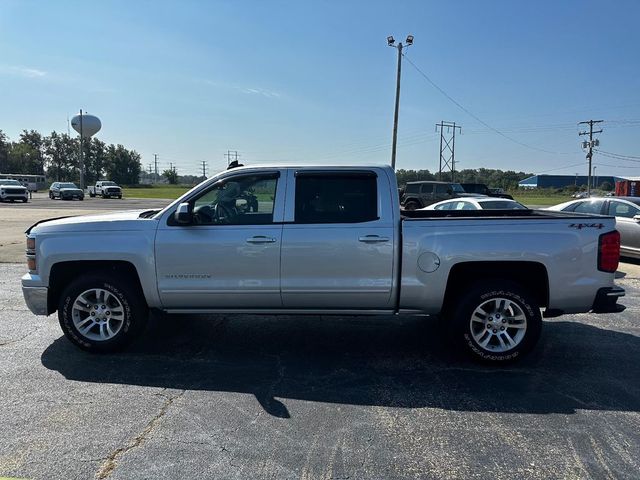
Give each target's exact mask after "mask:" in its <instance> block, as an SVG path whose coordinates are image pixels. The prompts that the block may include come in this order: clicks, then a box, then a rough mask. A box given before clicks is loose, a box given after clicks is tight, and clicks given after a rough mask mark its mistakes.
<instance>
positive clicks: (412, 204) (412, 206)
mask: <svg viewBox="0 0 640 480" xmlns="http://www.w3.org/2000/svg"><path fill="white" fill-rule="evenodd" d="M419 208H420V204H419V203H418V202H413V201H410V202H407V203H405V204H404V209H405V210H417V209H419Z"/></svg>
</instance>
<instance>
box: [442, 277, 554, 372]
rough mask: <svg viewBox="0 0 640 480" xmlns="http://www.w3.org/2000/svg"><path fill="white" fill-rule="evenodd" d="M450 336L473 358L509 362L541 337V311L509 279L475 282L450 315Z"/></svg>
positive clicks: (535, 303) (527, 350)
mask: <svg viewBox="0 0 640 480" xmlns="http://www.w3.org/2000/svg"><path fill="white" fill-rule="evenodd" d="M451 327H452V335H453V340H454V342H455V343H456V344H457V346H458V348H460V349H461V350H462V351H464V352H465V353H467V354H468V355H470V356H471V357H472V358H473V359H475V360H478V361H483V362H490V363H508V362H512V361H514V360H517V359H519V358H520V357H522V356H523V355H525V354H526V353H528V352H529V351H530V350H531V349H532V348H533V347H534V345H535V344H536V342H537V341H538V339H539V338H540V333H541V330H542V315H541V314H540V307H539V305H538V303H537V301H536V299H535V297H534V296H532V295H531V294H529V293H528V292H527V291H526V290H525V289H524V288H522V287H521V286H520V285H518V284H515V283H512V282H508V281H499V280H496V281H491V282H485V283H484V284H477V285H476V286H475V287H473V288H471V289H470V290H469V291H468V293H467V294H465V295H464V297H463V298H462V299H461V301H460V303H459V304H458V306H457V308H456V309H455V310H454V313H453V318H452V324H451Z"/></svg>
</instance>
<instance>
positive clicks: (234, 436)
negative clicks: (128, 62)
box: [0, 199, 640, 479]
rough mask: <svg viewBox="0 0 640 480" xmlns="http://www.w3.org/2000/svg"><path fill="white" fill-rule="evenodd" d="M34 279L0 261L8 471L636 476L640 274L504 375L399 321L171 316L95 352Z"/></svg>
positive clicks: (4, 468) (558, 322) (638, 270)
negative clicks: (32, 306)
mask: <svg viewBox="0 0 640 480" xmlns="http://www.w3.org/2000/svg"><path fill="white" fill-rule="evenodd" d="M100 200H101V199H97V200H96V201H100ZM106 202H109V201H108V200H106ZM112 202H113V203H119V202H120V201H118V200H113V201H112ZM123 202H124V201H123ZM145 202H149V201H145ZM151 202H153V201H151ZM34 203H35V202H34ZM56 203H68V204H72V205H75V206H76V207H75V208H77V206H79V204H80V202H73V203H72V202H56ZM83 203H84V204H83V205H82V207H83V208H84V207H86V206H87V205H90V204H91V202H88V201H87V200H85V202H83ZM27 205H29V204H27ZM34 206H35V205H34ZM147 206H149V205H148V204H145V205H144V206H139V207H134V208H145V207H147ZM22 207H23V206H22V205H15V206H13V207H12V208H3V209H0V216H2V218H3V219H4V218H6V214H7V212H8V211H10V210H12V209H18V208H20V209H22ZM64 208H67V207H64ZM33 210H34V211H35V210H38V209H37V208H33ZM24 211H25V212H28V211H29V210H28V209H25V210H24ZM34 215H35V214H34ZM51 216H55V215H51ZM29 221H31V220H29ZM31 223H33V222H31ZM5 231H6V230H5ZM2 235H4V231H3V234H2ZM0 243H2V242H0ZM3 249H4V247H1V248H0V251H2V250H3ZM22 249H23V247H22V246H21V250H22ZM20 255H22V251H21V253H20ZM18 261H22V259H21V258H20V259H19V260H18ZM24 271H25V267H24V266H23V264H15V263H5V264H0V388H1V389H2V390H0V425H1V426H2V428H1V429H0V432H1V435H0V476H3V475H4V476H15V477H27V478H43V479H44V478H47V479H48V478H92V477H95V478H113V479H119V478H122V479H137V478H195V477H199V478H238V479H241V478H242V479H244V478H278V479H280V478H304V479H313V478H322V479H329V478H335V479H338V478H341V479H346V478H351V479H365V478H372V479H379V478H460V479H468V478H491V479H494V478H495V479H500V478H541V479H542V478H544V479H546V478H596V479H600V478H638V475H639V474H638V472H639V471H640V460H638V459H640V434H639V433H638V432H640V414H639V412H640V381H639V380H640V315H639V314H640V301H639V300H638V298H639V297H638V293H640V267H639V266H638V265H636V264H622V265H621V271H620V272H619V274H618V276H619V277H620V278H619V280H618V281H619V284H620V285H622V286H624V287H625V288H626V289H627V293H628V296H627V297H626V298H625V299H624V301H623V303H624V304H625V305H627V310H626V311H625V312H623V313H621V314H616V315H591V314H589V315H573V316H567V317H561V318H559V319H554V320H550V321H545V326H544V333H543V338H542V340H541V343H540V345H539V346H538V348H537V350H536V351H535V352H534V354H533V355H531V356H529V357H527V358H526V359H524V360H523V361H521V362H520V363H518V364H516V365H513V366H511V367H509V368H490V367H484V366H478V365H475V364H472V363H469V362H467V361H465V360H462V359H460V358H457V357H456V356H453V355H452V354H451V353H449V351H448V348H447V344H446V342H445V341H444V339H443V337H442V335H441V334H440V332H439V326H440V322H439V321H438V319H435V318H414V317H393V316H388V317H375V318H366V317H341V318H338V317H324V316H322V317H321V316H315V317H304V318H303V317H295V316H278V317H276V316H239V315H226V316H201V317H197V318H192V317H185V316H170V317H165V318H157V319H154V321H153V322H151V323H150V325H149V328H148V329H147V331H146V333H145V335H144V338H143V339H142V340H141V341H140V342H138V343H137V344H135V345H134V346H133V347H132V348H131V349H130V350H129V351H127V352H125V353H122V354H118V355H109V356H96V355H89V354H86V353H84V352H81V351H79V350H77V349H75V348H74V347H73V346H72V345H71V344H70V343H69V342H67V341H66V340H65V339H64V338H62V334H61V331H60V328H59V326H58V324H57V318H56V317H55V316H52V317H47V318H45V317H35V316H34V315H32V314H31V313H30V312H29V311H28V310H27V309H26V307H25V305H24V301H23V300H22V295H21V292H20V286H19V278H20V276H21V275H22V274H23V273H24Z"/></svg>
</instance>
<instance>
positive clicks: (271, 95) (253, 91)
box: [237, 87, 282, 98]
mask: <svg viewBox="0 0 640 480" xmlns="http://www.w3.org/2000/svg"><path fill="white" fill-rule="evenodd" d="M237 88H238V89H239V90H240V91H242V92H244V93H248V94H250V95H262V96H263V97H267V98H280V97H281V96H282V95H280V94H279V93H278V92H274V91H272V90H267V89H264V88H242V87H237Z"/></svg>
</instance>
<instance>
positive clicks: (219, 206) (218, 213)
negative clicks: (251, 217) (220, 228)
mask: <svg viewBox="0 0 640 480" xmlns="http://www.w3.org/2000/svg"><path fill="white" fill-rule="evenodd" d="M234 216H235V213H234V212H233V210H231V209H230V208H229V207H227V206H226V205H225V204H223V203H216V206H215V220H216V223H230V220H231V219H232V218H233V217H234Z"/></svg>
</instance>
